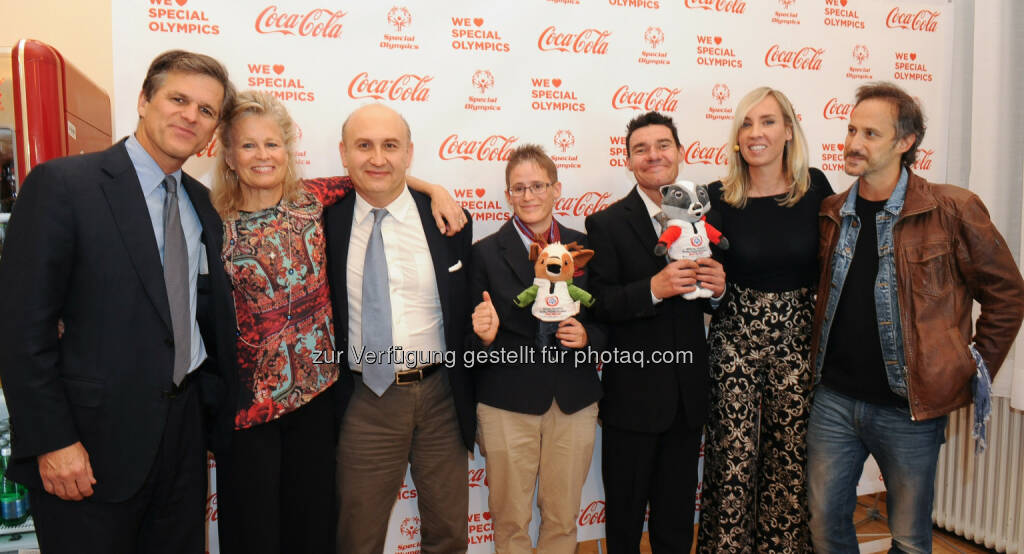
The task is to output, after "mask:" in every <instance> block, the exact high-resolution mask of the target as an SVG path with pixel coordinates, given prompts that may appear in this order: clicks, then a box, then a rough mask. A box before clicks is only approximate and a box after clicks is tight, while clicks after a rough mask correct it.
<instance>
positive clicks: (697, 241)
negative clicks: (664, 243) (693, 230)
mask: <svg viewBox="0 0 1024 554" xmlns="http://www.w3.org/2000/svg"><path fill="white" fill-rule="evenodd" d="M703 243H704V241H702V240H701V239H700V237H699V236H697V235H694V236H692V237H690V245H692V246H694V247H699V246H700V245H701V244H703Z"/></svg>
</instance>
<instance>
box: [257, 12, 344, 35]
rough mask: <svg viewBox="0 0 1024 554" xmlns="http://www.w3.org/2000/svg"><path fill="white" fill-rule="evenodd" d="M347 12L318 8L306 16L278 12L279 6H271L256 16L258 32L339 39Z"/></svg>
mask: <svg viewBox="0 0 1024 554" xmlns="http://www.w3.org/2000/svg"><path fill="white" fill-rule="evenodd" d="M342 17H345V12H343V11H341V10H338V11H334V10H329V9H327V8H316V9H313V10H310V11H309V12H307V13H305V14H297V13H285V12H278V11H277V6H275V5H270V6H267V7H266V8H264V9H263V11H261V12H260V14H259V15H258V16H256V32H257V33H261V34H271V33H280V34H282V35H298V36H300V37H323V38H339V37H340V36H341V18H342Z"/></svg>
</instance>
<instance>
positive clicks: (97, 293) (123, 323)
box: [0, 141, 234, 502]
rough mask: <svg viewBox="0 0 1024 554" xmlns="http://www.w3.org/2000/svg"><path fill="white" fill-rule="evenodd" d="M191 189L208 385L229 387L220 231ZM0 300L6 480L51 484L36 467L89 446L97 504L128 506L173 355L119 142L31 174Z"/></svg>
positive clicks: (146, 221) (142, 214) (141, 207)
mask: <svg viewBox="0 0 1024 554" xmlns="http://www.w3.org/2000/svg"><path fill="white" fill-rule="evenodd" d="M182 185H183V186H184V187H185V189H186V191H187V192H188V195H189V198H190V200H191V202H192V205H193V206H194V207H195V210H196V213H197V214H198V215H199V220H200V223H201V224H202V227H203V233H202V241H203V243H204V244H205V246H206V259H207V265H208V266H209V269H210V273H209V275H202V276H200V279H199V291H198V292H199V298H198V306H197V310H198V313H197V319H198V320H199V321H200V327H201V330H202V332H203V338H204V342H205V344H206V348H207V352H208V354H209V358H208V360H207V362H205V363H204V364H203V366H201V367H200V368H199V369H198V370H197V371H200V372H202V373H200V374H199V377H198V380H199V381H200V382H201V383H202V382H203V381H210V382H221V381H222V380H223V378H224V375H218V373H217V372H218V371H230V369H229V368H230V367H232V366H231V359H232V357H233V352H232V349H233V346H232V345H233V341H232V340H231V339H233V333H232V332H231V331H232V330H233V329H234V325H233V321H234V310H233V308H232V306H231V304H230V294H229V288H228V286H229V285H228V281H227V275H226V274H225V273H224V268H223V265H222V264H221V263H220V258H219V255H220V244H221V221H220V218H219V217H218V216H217V213H216V211H214V209H213V206H212V205H211V204H210V200H209V192H208V190H207V189H206V187H204V186H203V185H202V184H201V183H199V182H198V181H196V180H195V179H192V178H191V177H189V176H188V175H185V174H182ZM0 291H2V293H0V294H3V296H4V299H3V303H4V317H3V318H0V376H2V378H3V387H4V392H5V394H6V397H7V404H8V406H9V408H10V412H11V425H12V431H13V437H12V439H13V440H12V442H13V445H12V446H13V457H14V463H12V464H11V467H10V469H9V473H10V475H11V476H12V477H13V478H14V479H15V480H17V481H19V482H21V483H24V484H26V485H28V486H31V487H37V488H42V484H41V481H40V478H39V471H38V466H37V463H36V457H37V456H38V455H40V454H44V453H47V452H51V451H54V450H57V449H59V448H63V447H65V446H69V445H71V444H73V443H74V442H76V441H81V442H82V444H83V445H84V446H85V449H86V451H87V452H88V453H89V461H90V464H91V465H92V469H93V474H94V476H95V478H96V485H95V486H94V495H93V497H92V498H93V499H95V500H99V501H111V502H114V501H121V500H124V499H127V498H129V497H131V496H132V495H133V494H134V493H135V492H136V491H137V490H138V489H139V488H140V487H141V485H142V483H143V481H144V480H145V478H146V476H147V475H148V473H149V471H150V468H151V466H152V463H153V460H154V459H155V456H156V452H157V449H158V448H159V445H160V439H161V437H162V435H163V429H164V425H165V421H166V415H167V409H168V403H169V402H170V400H169V399H168V398H167V397H166V395H165V394H164V393H165V391H168V390H170V388H171V387H172V386H173V382H172V371H173V358H174V345H173V333H172V330H171V317H170V309H169V307H168V302H167V293H166V288H165V286H164V279H163V265H162V263H161V261H160V255H159V252H158V250H157V244H156V238H155V237H154V236H153V225H152V223H151V220H150V217H149V211H148V209H147V208H146V202H145V199H144V197H143V195H142V190H141V188H140V186H139V180H138V177H137V175H136V174H135V169H134V167H133V166H132V163H131V160H130V159H129V157H128V152H127V151H126V150H125V146H124V142H123V141H122V142H120V143H118V144H115V145H114V146H112V147H111V148H109V149H107V150H105V151H102V152H97V153H93V154H86V155H81V156H70V157H66V158H60V159H56V160H51V161H49V162H46V163H44V164H41V165H39V166H37V167H36V168H34V169H33V170H32V172H31V173H30V174H29V176H28V178H26V179H25V183H24V184H23V186H22V192H21V195H20V196H19V197H18V201H17V204H16V206H15V209H14V213H13V215H12V217H11V221H10V226H9V228H8V231H7V241H6V243H5V246H4V251H3V255H2V257H0ZM58 321H62V322H63V327H64V332H63V335H62V336H58V331H57V327H58ZM214 322H217V323H219V326H216V327H214V326H213V324H214ZM229 337H230V338H229ZM222 345H226V346H222ZM225 363H226V364H227V366H225ZM202 390H204V391H208V390H210V389H202ZM215 394H216V393H215ZM216 401H217V400H214V402H216ZM196 440H200V441H201V440H204V437H203V436H202V435H201V434H200V435H198V436H196Z"/></svg>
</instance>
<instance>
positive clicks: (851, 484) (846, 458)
mask: <svg viewBox="0 0 1024 554" xmlns="http://www.w3.org/2000/svg"><path fill="white" fill-rule="evenodd" d="M946 420H947V417H946V416H942V417H938V418H935V419H929V420H926V421H912V420H911V419H910V410H909V409H907V408H895V407H891V406H882V405H878V404H871V403H868V402H862V401H859V400H854V399H853V398H850V397H848V396H844V395H842V394H839V393H837V392H834V391H832V390H829V389H828V388H827V387H824V386H819V387H817V389H816V390H815V391H814V405H813V407H812V408H811V419H810V422H809V424H808V429H807V479H808V484H807V492H808V504H809V508H810V514H811V521H810V526H811V540H812V542H813V544H814V551H815V552H816V553H817V554H834V553H847V552H851V553H856V552H858V548H857V532H856V530H855V529H854V527H853V510H854V507H855V506H856V503H857V482H858V481H859V480H860V475H861V472H862V470H863V468H864V461H865V460H866V459H867V457H868V454H871V455H872V456H874V457H875V460H876V461H877V462H878V467H879V469H881V471H882V479H884V480H885V487H886V490H887V491H888V492H887V494H886V506H887V508H888V514H889V531H890V533H891V534H892V548H891V549H890V550H889V551H890V552H931V551H932V501H933V500H934V497H935V466H936V464H937V463H938V459H939V446H941V445H942V443H943V442H945V431H946Z"/></svg>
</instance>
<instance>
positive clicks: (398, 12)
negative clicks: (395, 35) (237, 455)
mask: <svg viewBox="0 0 1024 554" xmlns="http://www.w3.org/2000/svg"><path fill="white" fill-rule="evenodd" d="M388 23H390V24H391V26H392V27H394V28H395V31H396V32H399V33H401V32H402V29H404V28H406V27H408V26H409V24H410V23H412V14H411V13H409V10H407V9H405V8H400V7H398V6H395V7H394V8H391V9H390V10H388Z"/></svg>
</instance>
